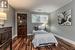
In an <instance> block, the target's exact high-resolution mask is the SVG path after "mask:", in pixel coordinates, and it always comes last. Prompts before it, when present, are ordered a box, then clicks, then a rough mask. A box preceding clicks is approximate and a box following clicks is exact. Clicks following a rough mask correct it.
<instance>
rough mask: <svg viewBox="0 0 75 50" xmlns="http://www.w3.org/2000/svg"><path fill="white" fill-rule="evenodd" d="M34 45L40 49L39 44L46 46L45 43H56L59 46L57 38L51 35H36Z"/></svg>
mask: <svg viewBox="0 0 75 50" xmlns="http://www.w3.org/2000/svg"><path fill="white" fill-rule="evenodd" d="M32 43H33V45H34V47H35V48H36V47H38V46H39V44H44V43H55V44H56V45H57V44H58V42H57V40H56V38H55V37H54V35H53V34H51V33H48V34H35V36H34V39H33V40H32Z"/></svg>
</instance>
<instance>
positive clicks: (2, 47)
mask: <svg viewBox="0 0 75 50" xmlns="http://www.w3.org/2000/svg"><path fill="white" fill-rule="evenodd" d="M9 45H10V47H12V28H11V27H5V28H0V50H6V48H7V47H8V46H9ZM10 50H11V49H10Z"/></svg>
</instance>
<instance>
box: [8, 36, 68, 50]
mask: <svg viewBox="0 0 75 50" xmlns="http://www.w3.org/2000/svg"><path fill="white" fill-rule="evenodd" d="M7 50H9V47H8V48H7ZM12 50H67V49H65V48H63V47H61V44H58V46H57V47H56V46H48V47H47V46H46V47H40V48H34V47H33V45H32V43H31V40H30V39H29V38H28V39H27V40H26V39H25V38H21V37H20V38H15V40H13V42H12Z"/></svg>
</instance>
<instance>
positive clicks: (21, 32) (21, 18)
mask: <svg viewBox="0 0 75 50" xmlns="http://www.w3.org/2000/svg"><path fill="white" fill-rule="evenodd" d="M17 33H18V37H27V14H24V13H17Z"/></svg>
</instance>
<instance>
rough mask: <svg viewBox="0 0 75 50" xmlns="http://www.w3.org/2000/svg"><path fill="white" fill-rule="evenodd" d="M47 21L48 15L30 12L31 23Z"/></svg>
mask: <svg viewBox="0 0 75 50" xmlns="http://www.w3.org/2000/svg"><path fill="white" fill-rule="evenodd" d="M45 22H48V15H38V14H32V23H45Z"/></svg>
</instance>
